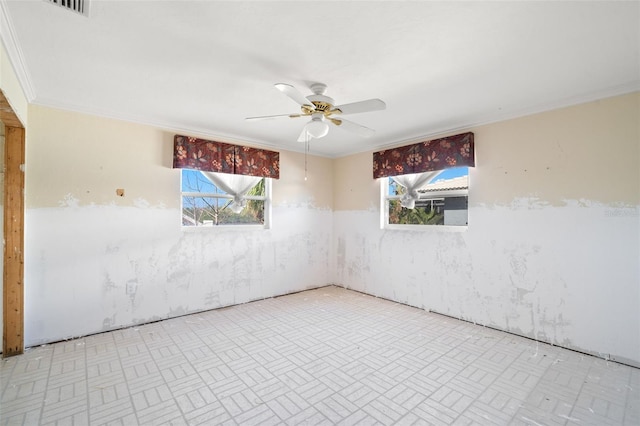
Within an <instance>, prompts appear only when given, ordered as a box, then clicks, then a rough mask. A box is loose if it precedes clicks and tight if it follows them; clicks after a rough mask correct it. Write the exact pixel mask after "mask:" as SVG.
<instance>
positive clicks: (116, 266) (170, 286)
mask: <svg viewBox="0 0 640 426" xmlns="http://www.w3.org/2000/svg"><path fill="white" fill-rule="evenodd" d="M173 135H174V133H173V132H165V131H161V130H158V129H154V128H151V127H148V126H142V125H136V124H130V123H125V122H121V121H116V120H109V119H105V118H99V117H94V116H89V115H82V114H77V113H71V112H65V111H60V110H55V109H50V108H43V107H38V106H33V105H32V106H30V110H29V126H28V132H27V174H26V230H25V344H26V346H32V345H37V344H41V343H46V342H51V341H56V340H60V339H65V338H69V337H75V336H81V335H86V334H90V333H96V332H101V331H105V330H110V329H114V328H119V327H124V326H129V325H132V324H138V323H144V322H149V321H153V320H158V319H163V318H168V317H173V316H177V315H182V314H186V313H190V312H196V311H201V310H206V309H213V308H217V307H221V306H228V305H232V304H238V303H244V302H248V301H251V300H256V299H261V298H265V297H272V296H276V295H280V294H286V293H290V292H295V291H300V290H304V289H307V288H315V287H319V286H323V285H327V284H329V283H330V282H331V281H330V278H331V271H332V270H333V266H332V265H333V255H332V254H331V249H332V244H331V242H332V240H331V230H332V224H333V216H332V210H331V209H332V202H333V200H332V198H331V194H330V190H329V193H328V194H327V190H326V189H325V187H326V186H327V185H329V188H331V186H332V181H331V166H332V162H331V160H328V159H324V158H318V157H309V167H308V169H309V170H308V176H309V179H308V180H307V181H304V168H302V174H301V173H300V164H302V166H303V165H304V162H303V160H304V158H303V157H300V156H299V155H298V154H293V153H287V152H282V153H281V155H282V156H281V168H282V173H281V179H280V180H277V181H274V182H273V193H274V203H273V204H274V206H273V215H272V228H271V229H270V230H255V229H246V228H245V229H197V230H195V229H187V230H184V229H182V227H181V225H180V222H181V214H180V171H179V170H174V169H172V168H171V153H172V146H173ZM301 160H302V163H301ZM119 188H122V189H124V190H125V195H124V197H120V196H118V195H117V194H116V190H117V189H119ZM316 194H318V196H317V195H316Z"/></svg>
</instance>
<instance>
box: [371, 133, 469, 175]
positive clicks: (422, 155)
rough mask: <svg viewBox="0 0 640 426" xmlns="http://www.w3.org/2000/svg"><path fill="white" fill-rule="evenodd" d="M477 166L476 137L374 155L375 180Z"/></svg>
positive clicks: (466, 135) (409, 146)
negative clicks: (474, 140)
mask: <svg viewBox="0 0 640 426" xmlns="http://www.w3.org/2000/svg"><path fill="white" fill-rule="evenodd" d="M463 166H467V167H473V166H475V152H474V146H473V133H471V132H469V133H462V134H460V135H455V136H449V137H446V138H440V139H434V140H432V141H426V142H418V143H416V144H413V145H406V146H401V147H398V148H391V149H386V150H384V151H378V152H374V153H373V178H374V179H377V178H381V177H388V176H398V175H406V174H409V173H423V172H431V171H434V170H442V169H448V168H450V167H463Z"/></svg>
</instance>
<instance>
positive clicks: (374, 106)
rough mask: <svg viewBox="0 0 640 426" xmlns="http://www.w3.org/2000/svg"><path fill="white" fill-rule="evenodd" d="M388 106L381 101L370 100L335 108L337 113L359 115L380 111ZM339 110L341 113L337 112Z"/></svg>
mask: <svg viewBox="0 0 640 426" xmlns="http://www.w3.org/2000/svg"><path fill="white" fill-rule="evenodd" d="M386 107H387V104H385V103H384V102H382V101H381V100H380V99H368V100H366V101H360V102H354V103H351V104H344V105H338V106H337V107H335V108H334V110H333V111H335V113H338V114H340V112H341V113H342V114H358V113H360V112H369V111H379V110H382V109H385V108H386ZM336 110H339V111H340V112H338V111H336Z"/></svg>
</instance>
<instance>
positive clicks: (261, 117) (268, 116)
mask: <svg viewBox="0 0 640 426" xmlns="http://www.w3.org/2000/svg"><path fill="white" fill-rule="evenodd" d="M281 117H289V118H297V117H302V114H279V115H262V116H259V117H247V118H245V120H269V119H271V118H281Z"/></svg>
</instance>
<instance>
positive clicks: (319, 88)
mask: <svg viewBox="0 0 640 426" xmlns="http://www.w3.org/2000/svg"><path fill="white" fill-rule="evenodd" d="M310 89H311V91H312V92H313V94H314V95H324V94H325V93H326V92H327V85H326V84H324V83H313V84H312V85H311V86H310Z"/></svg>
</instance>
